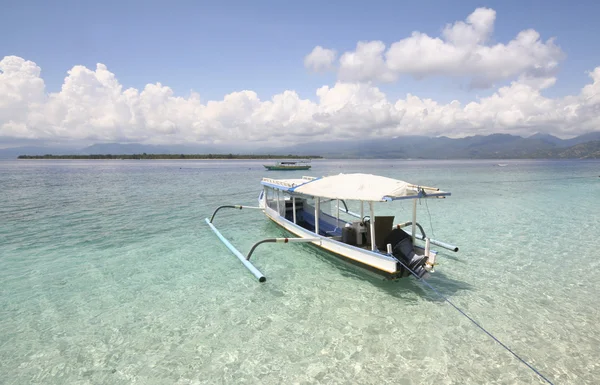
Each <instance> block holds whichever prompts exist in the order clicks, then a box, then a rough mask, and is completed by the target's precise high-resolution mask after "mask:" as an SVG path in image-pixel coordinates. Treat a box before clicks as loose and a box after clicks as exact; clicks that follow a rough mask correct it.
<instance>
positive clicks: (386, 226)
mask: <svg viewBox="0 0 600 385" xmlns="http://www.w3.org/2000/svg"><path fill="white" fill-rule="evenodd" d="M394 218H395V217H394V216H393V215H391V216H376V217H375V246H376V247H377V248H378V249H379V250H386V249H387V246H386V242H385V241H386V238H387V236H388V235H389V234H390V232H391V231H392V227H394ZM367 243H371V226H367Z"/></svg>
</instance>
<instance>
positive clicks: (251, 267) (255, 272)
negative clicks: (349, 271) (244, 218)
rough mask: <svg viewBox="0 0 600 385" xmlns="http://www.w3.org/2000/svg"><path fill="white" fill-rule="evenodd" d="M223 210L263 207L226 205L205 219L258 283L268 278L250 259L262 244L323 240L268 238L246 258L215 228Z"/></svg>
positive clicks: (253, 247) (254, 246)
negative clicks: (218, 216) (216, 218)
mask: <svg viewBox="0 0 600 385" xmlns="http://www.w3.org/2000/svg"><path fill="white" fill-rule="evenodd" d="M222 208H232V209H240V210H241V209H260V210H262V209H263V208H262V207H254V206H242V205H225V206H219V207H217V209H216V210H215V212H214V213H213V215H212V216H211V217H210V219H208V218H205V219H204V220H205V221H206V223H207V224H208V225H209V226H210V228H211V229H212V231H213V232H214V233H215V234H217V237H219V239H220V240H221V242H223V244H224V245H225V246H227V248H228V249H229V250H230V251H231V252H232V253H233V255H235V256H236V257H237V258H238V259H239V260H240V261H241V262H242V264H243V265H244V266H245V267H246V268H247V269H248V270H250V272H251V273H252V274H253V275H254V276H255V277H256V278H258V282H265V281H266V280H267V277H265V276H264V275H263V273H261V272H260V271H259V270H258V269H257V268H256V267H255V266H254V265H253V264H252V263H251V262H250V257H251V256H252V253H254V250H255V249H256V247H257V246H258V245H260V244H263V243H296V242H297V243H308V242H318V241H320V240H321V238H267V239H263V240H262V241H259V242H256V243H255V244H254V245H253V246H252V248H251V249H250V252H249V253H248V255H247V256H244V255H243V254H242V253H240V251H239V250H238V249H236V248H235V246H233V245H232V244H231V243H230V242H229V241H228V240H227V238H225V237H224V236H223V234H221V232H220V231H219V230H217V228H216V227H215V225H213V224H212V221H213V219H215V215H216V214H217V211H219V210H220V209H222Z"/></svg>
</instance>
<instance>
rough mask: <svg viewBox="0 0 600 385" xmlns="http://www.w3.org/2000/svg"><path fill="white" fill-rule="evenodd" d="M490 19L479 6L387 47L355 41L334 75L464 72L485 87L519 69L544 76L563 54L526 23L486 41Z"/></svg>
mask: <svg viewBox="0 0 600 385" xmlns="http://www.w3.org/2000/svg"><path fill="white" fill-rule="evenodd" d="M495 20H496V11H494V10H493V9H488V8H478V9H476V10H475V11H474V12H473V13H471V14H470V15H469V16H468V17H467V19H466V21H464V22H463V21H457V22H455V23H454V24H452V25H447V26H446V27H445V28H444V30H443V31H442V35H441V37H431V36H429V35H427V34H424V33H421V32H413V33H412V35H411V36H409V37H406V38H404V39H401V40H399V41H397V42H395V43H392V44H391V45H390V47H389V48H388V49H387V51H386V46H385V44H384V43H383V42H381V41H370V42H365V41H362V42H359V43H358V44H357V46H356V49H355V50H354V51H351V52H345V53H344V54H342V56H341V57H340V60H339V66H338V67H339V68H338V76H339V79H340V80H341V81H347V82H354V81H361V82H365V81H378V82H394V81H396V80H397V79H398V78H399V77H400V76H401V75H411V76H414V77H416V78H424V77H428V76H436V75H441V76H453V77H464V78H467V79H469V80H470V84H471V86H473V87H482V88H487V87H491V86H492V85H493V83H494V82H496V81H499V80H509V79H514V78H516V77H518V76H520V75H522V74H527V75H528V76H529V77H542V78H545V77H548V76H552V75H553V74H554V73H555V71H556V69H557V66H558V63H559V62H560V61H561V60H562V59H563V58H564V56H565V55H564V53H563V52H562V50H561V49H560V48H559V47H558V46H556V45H555V44H554V41H553V39H549V40H547V41H545V42H544V41H542V40H541V39H540V35H539V33H538V32H536V31H535V30H532V29H528V30H524V31H521V32H519V33H518V34H517V36H516V37H515V38H514V39H513V40H511V41H509V42H508V43H506V44H503V43H497V44H490V38H491V35H492V32H493V29H494V22H495ZM317 48H318V47H317ZM315 49H316V48H315ZM313 52H315V51H313ZM311 55H312V54H311Z"/></svg>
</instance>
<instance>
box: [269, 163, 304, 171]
mask: <svg viewBox="0 0 600 385" xmlns="http://www.w3.org/2000/svg"><path fill="white" fill-rule="evenodd" d="M263 166H265V168H266V169H267V170H269V171H283V170H287V171H294V170H310V167H311V165H310V161H308V160H301V161H289V160H288V161H282V162H277V163H275V164H265V165H263Z"/></svg>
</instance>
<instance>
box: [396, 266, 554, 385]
mask: <svg viewBox="0 0 600 385" xmlns="http://www.w3.org/2000/svg"><path fill="white" fill-rule="evenodd" d="M394 258H396V257H395V256H394ZM396 260H397V261H398V262H399V263H400V264H401V265H402V266H404V267H405V268H406V269H407V270H408V271H409V272H410V273H411V274H412V275H414V276H415V277H416V278H417V280H419V281H420V282H423V283H424V284H425V285H427V286H428V287H429V288H430V289H431V290H433V291H434V292H435V293H436V294H437V295H439V296H440V297H441V298H442V299H443V300H444V301H446V302H448V303H449V304H450V306H452V307H453V308H454V309H456V311H458V312H459V313H460V314H462V315H463V316H465V317H466V318H467V319H468V320H469V321H471V322H472V323H473V324H474V325H475V326H477V327H478V328H479V329H481V330H482V331H483V332H484V333H485V334H487V335H488V336H489V337H490V338H492V339H493V340H494V341H496V342H497V343H499V344H500V346H502V347H503V348H504V349H506V350H507V351H508V352H509V353H510V354H512V355H513V356H515V357H516V358H517V359H518V360H519V361H521V362H522V363H524V364H525V365H527V367H528V368H529V369H531V370H532V371H533V372H534V373H535V374H537V375H538V376H540V377H541V378H542V379H543V380H544V381H546V382H547V383H549V384H550V385H554V384H553V383H552V381H550V380H549V379H547V378H546V377H544V375H543V374H542V373H540V372H539V371H538V370H537V369H536V368H534V367H533V366H532V365H531V364H529V363H528V362H527V361H525V360H524V359H523V358H521V357H520V356H519V355H518V354H517V353H515V352H514V351H513V350H512V349H511V348H509V347H508V346H506V345H505V344H504V343H502V341H500V340H499V339H498V338H496V337H495V336H494V335H493V334H492V333H491V332H489V331H487V330H486V329H485V328H484V327H483V326H481V325H480V324H479V323H478V322H477V321H475V320H474V319H473V318H471V317H470V316H469V315H468V314H467V313H465V312H464V311H463V310H462V309H460V308H459V307H458V306H456V305H455V304H454V303H452V301H450V300H449V299H448V298H447V297H446V296H445V295H443V294H442V293H440V292H439V291H437V290H436V288H435V287H433V286H432V285H431V284H430V283H429V282H427V281H426V280H425V279H423V278H422V277H419V276H418V275H417V274H416V273H415V272H414V271H412V270H411V269H410V268H409V267H408V266H406V265H405V264H404V263H403V262H402V261H401V260H400V259H398V258H396Z"/></svg>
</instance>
